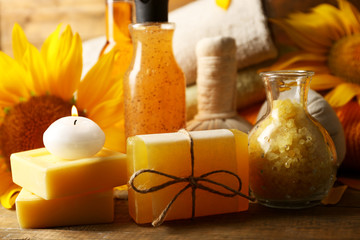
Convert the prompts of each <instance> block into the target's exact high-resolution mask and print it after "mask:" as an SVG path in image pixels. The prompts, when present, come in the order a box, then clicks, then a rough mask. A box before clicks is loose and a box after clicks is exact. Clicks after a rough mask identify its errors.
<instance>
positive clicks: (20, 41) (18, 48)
mask: <svg viewBox="0 0 360 240" xmlns="http://www.w3.org/2000/svg"><path fill="white" fill-rule="evenodd" d="M28 45H29V41H28V40H27V38H26V35H25V33H24V31H23V30H22V28H21V27H20V25H19V24H17V23H15V25H14V27H13V31H12V48H13V54H14V58H15V60H16V61H18V63H20V64H22V60H23V57H24V54H25V52H26V49H27V48H28Z"/></svg>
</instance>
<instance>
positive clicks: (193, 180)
mask: <svg viewBox="0 0 360 240" xmlns="http://www.w3.org/2000/svg"><path fill="white" fill-rule="evenodd" d="M179 132H182V133H185V134H186V135H187V136H188V137H189V138H190V154H191V175H190V176H189V177H177V176H174V175H170V174H166V173H163V172H160V171H156V170H153V169H142V170H139V171H137V172H135V173H134V174H133V175H132V176H131V178H130V181H129V184H130V186H131V188H132V189H134V191H136V192H138V193H143V194H146V193H152V192H156V191H159V190H161V189H164V188H166V187H168V186H170V185H173V184H176V183H182V182H185V183H188V184H187V185H186V186H185V187H183V188H182V189H181V190H180V191H179V192H178V193H177V194H176V195H175V196H174V197H173V199H172V200H171V201H170V202H169V203H168V205H167V206H166V207H165V209H164V210H163V211H162V212H161V214H160V216H159V217H158V218H156V219H155V220H154V221H153V222H152V225H153V226H154V227H157V226H160V225H161V224H162V223H163V221H164V220H165V217H166V215H167V213H168V211H169V209H170V207H171V206H172V204H173V203H174V202H175V201H176V199H177V198H178V197H179V196H180V195H181V194H182V193H183V192H184V191H186V190H187V189H188V188H192V215H191V217H192V218H194V216H195V191H196V189H198V188H199V189H202V190H205V191H208V192H211V193H214V194H218V195H221V196H224V197H235V196H237V195H238V196H241V197H244V198H246V199H249V200H251V201H254V200H255V199H254V198H252V197H250V196H247V195H245V194H243V193H241V192H240V191H241V187H242V182H241V179H240V177H239V176H238V175H236V174H235V173H233V172H230V171H227V170H215V171H211V172H208V173H205V174H202V175H200V176H199V177H195V176H194V142H193V139H192V137H191V135H190V133H189V132H188V131H186V130H180V131H179ZM144 173H151V174H157V175H161V176H164V177H167V178H170V179H172V180H169V181H167V182H165V183H163V184H160V185H157V186H154V187H150V188H148V189H138V188H137V187H136V186H135V184H134V181H135V179H136V177H138V176H139V175H141V174H144ZM217 173H225V174H228V175H230V176H233V177H234V178H235V179H236V180H237V182H238V184H239V187H238V189H237V190H235V189H233V188H231V187H229V186H227V185H225V184H222V183H219V182H216V181H213V180H211V179H208V178H207V177H209V176H211V175H214V174H217ZM200 182H207V183H211V184H214V185H217V186H220V187H222V188H224V189H226V190H228V191H230V193H226V192H221V191H218V190H215V189H213V188H210V187H207V186H205V185H203V184H201V183H200Z"/></svg>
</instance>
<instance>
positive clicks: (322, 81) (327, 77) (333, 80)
mask: <svg viewBox="0 0 360 240" xmlns="http://www.w3.org/2000/svg"><path fill="white" fill-rule="evenodd" d="M343 82H344V81H343V80H342V79H341V78H339V77H336V76H334V75H331V74H329V73H323V74H315V75H314V76H313V78H312V81H311V85H310V86H311V88H312V89H315V90H325V89H330V88H333V87H336V86H337V85H339V84H342V83H343Z"/></svg>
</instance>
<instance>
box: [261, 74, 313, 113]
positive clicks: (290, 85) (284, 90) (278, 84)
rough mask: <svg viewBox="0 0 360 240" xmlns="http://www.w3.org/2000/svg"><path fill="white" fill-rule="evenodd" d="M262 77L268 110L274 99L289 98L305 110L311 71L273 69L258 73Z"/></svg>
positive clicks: (271, 106)
mask: <svg viewBox="0 0 360 240" xmlns="http://www.w3.org/2000/svg"><path fill="white" fill-rule="evenodd" d="M260 75H261V77H262V78H263V81H264V85H265V89H266V96H267V102H268V111H271V109H272V108H273V103H274V101H276V100H285V99H290V100H291V101H292V102H294V103H298V104H300V105H301V106H302V107H303V108H304V110H305V111H307V97H308V92H309V88H310V81H311V77H312V75H313V72H307V71H279V72H277V71H274V72H268V73H263V74H260Z"/></svg>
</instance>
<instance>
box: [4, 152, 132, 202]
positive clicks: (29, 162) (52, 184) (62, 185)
mask: <svg viewBox="0 0 360 240" xmlns="http://www.w3.org/2000/svg"><path fill="white" fill-rule="evenodd" d="M126 169H127V167H126V155H125V154H123V153H119V152H115V151H111V150H108V149H105V148H104V149H102V150H101V151H100V152H98V153H97V154H96V155H95V156H93V157H90V158H83V159H76V160H65V159H60V158H57V157H55V156H53V155H51V154H50V153H49V152H48V151H47V150H46V149H45V148H40V149H35V150H30V151H25V152H19V153H14V154H12V155H11V170H12V177H13V181H14V183H16V184H18V185H19V186H21V187H23V188H25V189H27V190H29V191H30V192H32V193H35V194H36V195H38V196H40V197H42V198H44V199H47V200H48V199H54V198H61V197H66V196H72V195H77V194H80V193H86V192H91V191H97V190H101V189H109V188H112V187H116V186H120V185H123V184H126V183H127V181H128V178H127V173H126Z"/></svg>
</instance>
